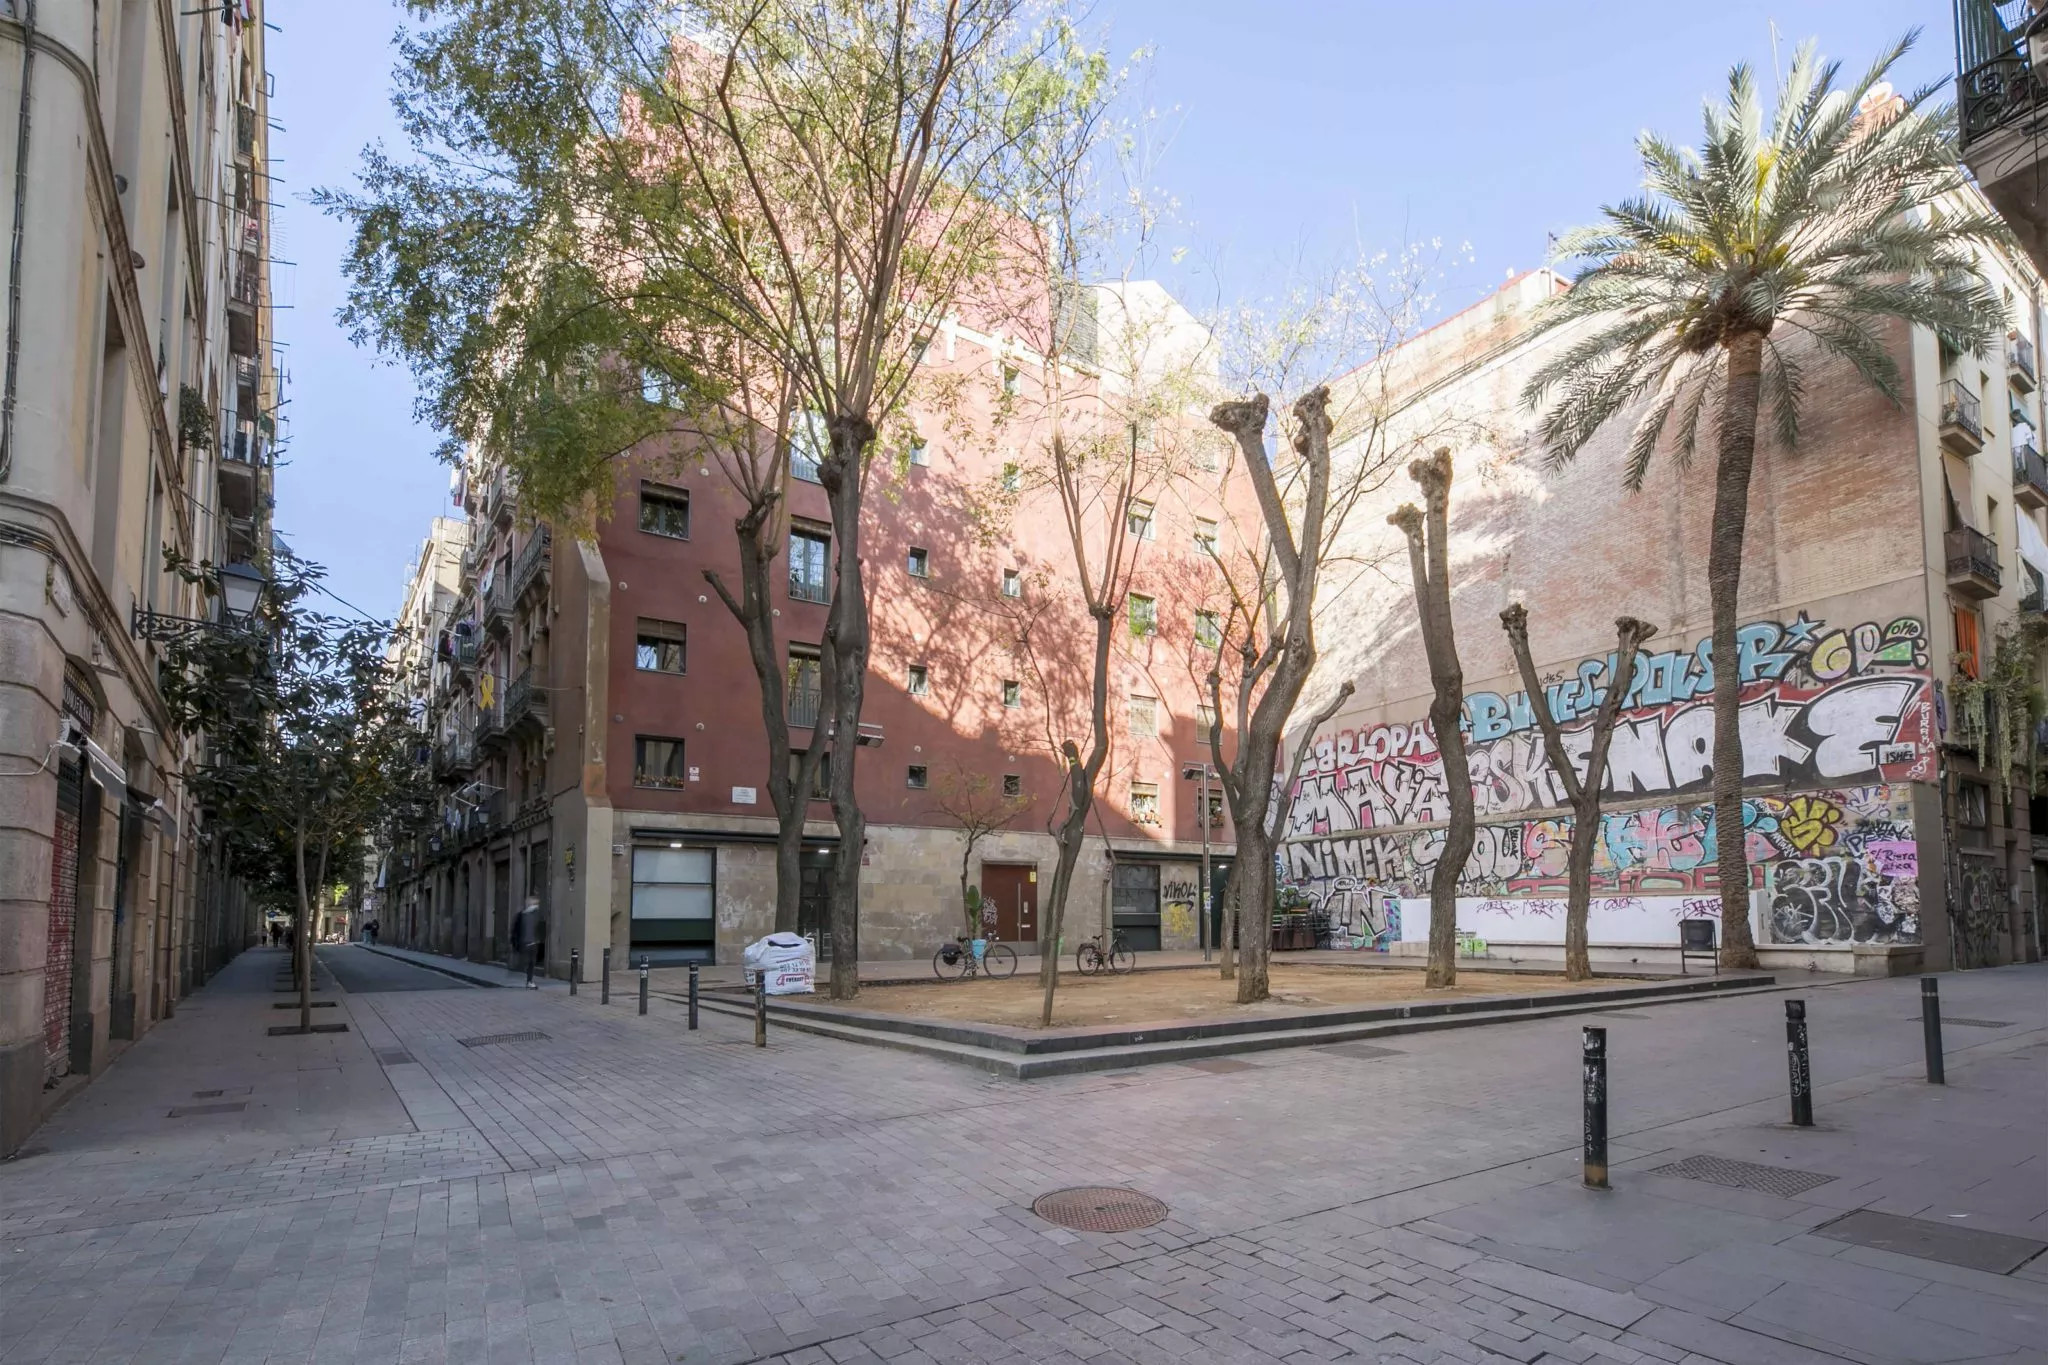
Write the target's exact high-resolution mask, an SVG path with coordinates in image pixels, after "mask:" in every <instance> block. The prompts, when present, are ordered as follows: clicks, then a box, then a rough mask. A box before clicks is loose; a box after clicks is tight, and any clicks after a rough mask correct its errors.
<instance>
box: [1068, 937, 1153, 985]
mask: <svg viewBox="0 0 2048 1365" xmlns="http://www.w3.org/2000/svg"><path fill="white" fill-rule="evenodd" d="M1074 970H1075V971H1077V972H1079V973H1080V974H1081V975H1083V976H1094V975H1095V974H1096V973H1097V972H1135V971H1136V970H1138V955H1137V954H1136V953H1134V952H1132V951H1131V945H1130V944H1128V943H1126V942H1125V941H1124V934H1123V930H1121V929H1119V930H1117V931H1116V936H1115V937H1114V938H1112V939H1111V940H1110V943H1109V947H1107V948H1104V947H1103V946H1102V935H1100V934H1097V935H1096V936H1095V937H1094V938H1091V939H1089V940H1088V941H1087V942H1086V943H1083V944H1082V945H1081V946H1080V947H1078V948H1076V949H1075V950H1074Z"/></svg>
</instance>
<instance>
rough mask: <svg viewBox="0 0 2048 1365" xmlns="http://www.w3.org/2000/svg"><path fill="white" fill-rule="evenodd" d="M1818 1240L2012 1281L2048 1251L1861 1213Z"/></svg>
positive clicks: (1821, 1230)
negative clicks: (2013, 1273)
mask: <svg viewBox="0 0 2048 1365" xmlns="http://www.w3.org/2000/svg"><path fill="white" fill-rule="evenodd" d="M1813 1235H1814V1236H1816V1237H1825V1238H1827V1239H1828V1240H1829V1241H1831V1242H1847V1243H1848V1244H1849V1245H1850V1246H1859V1247H1869V1248H1870V1249H1871V1250H1873V1251H1891V1252H1896V1253H1898V1254H1899V1255H1901V1256H1914V1257H1918V1258H1919V1259H1920V1260H1923V1261H1940V1262H1941V1263H1942V1264H1944V1265H1959V1266H1966V1267H1968V1268H1969V1269H1971V1270H1981V1271H1984V1272H1985V1273H1986V1274H1990V1275H2009V1274H2011V1273H2012V1272H2013V1271H2015V1270H2017V1269H2019V1268H2020V1267H2021V1266H2023V1265H2025V1264H2026V1263H2027V1262H2028V1261H2030V1260H2032V1259H2033V1258H2034V1257H2036V1256H2038V1255H2040V1254H2041V1252H2042V1251H2044V1250H2048V1246H2044V1244H2043V1243H2040V1242H2036V1241H2032V1240H2029V1239H2028V1238H2025V1237H2009V1236H2007V1235H2006V1234H2005V1233H2002V1232H1985V1231H1983V1230H1982V1229H1981V1228H1966V1227H1957V1226H1956V1225H1955V1224H1954V1223H1937V1222H1934V1221H1933V1220H1931V1219H1927V1218H1904V1217H1901V1216H1900V1215H1898V1214H1896V1213H1879V1212H1877V1211H1876V1210H1875V1209H1857V1210H1856V1211H1855V1212H1854V1213H1846V1214H1843V1215H1842V1216H1841V1217H1840V1218H1837V1219H1836V1220H1835V1221H1834V1222H1832V1223H1826V1224H1823V1225H1822V1226H1820V1227H1817V1228H1815V1229H1814V1230H1813Z"/></svg>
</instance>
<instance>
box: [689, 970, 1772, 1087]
mask: <svg viewBox="0 0 2048 1365" xmlns="http://www.w3.org/2000/svg"><path fill="white" fill-rule="evenodd" d="M1785 989H1788V988H1787V987H1784V986H1779V985H1776V984H1769V985H1759V986H1754V987H1749V988H1746V989H1740V990H1723V991H1714V992H1711V993H1707V994H1699V995H1672V996H1663V997H1651V998H1648V999H1644V998H1637V999H1633V1000H1628V1001H1620V1000H1610V1001H1607V1002H1605V1003H1598V1002H1583V1001H1582V1002H1570V1003H1566V1004H1561V1005H1556V1006H1548V1007H1536V1008H1523V1009H1511V1010H1488V1011H1477V1012H1473V1013H1469V1014H1450V1015H1432V1016H1428V1017H1425V1018H1419V1019H1417V1018H1409V1019H1382V1020H1373V1021H1370V1022H1361V1023H1351V1024H1329V1025H1321V1026H1317V1027H1311V1028H1299V1029H1279V1030H1272V1031H1268V1032H1263V1033H1234V1034H1223V1035H1219V1036H1213V1037H1207V1038H1189V1039H1179V1040H1171V1041H1162V1042H1146V1043H1125V1044H1119V1045H1114V1046H1107V1047H1094V1048H1075V1049H1072V1050H1069V1051H1064V1052H1051V1053H1019V1052H1014V1051H1009V1050H1006V1049H999V1048H991V1047H980V1046H976V1045H974V1044H970V1043H964V1042H957V1041H950V1040H946V1039H939V1038H931V1037H926V1036H923V1035H920V1034H914V1033H900V1032H895V1031H892V1030H889V1029H883V1028H875V1027H870V1026H866V1025H864V1024H854V1023H849V1022H844V1021H842V1020H840V1019H831V1020H826V1019H821V1018H819V1017H818V1016H817V1014H816V1013H815V1012H811V1013H807V1014H804V1015H795V1014H791V1013H788V1012H786V1011H781V1010H776V1009H774V1008H773V1007H772V1006H771V1008H770V1010H769V1015H768V1029H769V1033H770V1035H771V1036H772V1035H773V1034H774V1033H775V1031H776V1030H778V1029H794V1030H795V1031H797V1032H799V1033H811V1034H816V1035H818V1036H819V1037H823V1038H837V1039H839V1040H840V1041H842V1042H849V1043H861V1044H864V1045H866V1046H869V1047H889V1048H895V1049H897V1050H898V1051H901V1052H915V1053H920V1054H922V1055H924V1056H928V1057H935V1058H937V1059H939V1060H941V1061H947V1062H953V1063H956V1064H958V1065H963V1066H972V1067H975V1068H977V1069H979V1070H982V1071H988V1072H993V1073H995V1074H996V1075H1000V1076H1008V1077H1010V1078H1011V1079H1013V1080H1032V1079H1035V1078H1037V1077H1040V1076H1067V1075H1078V1074H1083V1073H1086V1072H1092V1071H1121V1070H1125V1069H1127V1068H1130V1067H1139V1066H1158V1065H1162V1064H1165V1063H1169V1062H1191V1061H1200V1060H1202V1059H1204V1058H1208V1057H1225V1056H1232V1055H1236V1054H1241V1053H1247V1052H1268V1051H1273V1050H1275V1049H1279V1048H1295V1047H1321V1046H1324V1045H1327V1044H1330V1043H1350V1042H1358V1041H1361V1040H1363V1039H1368V1038H1386V1037H1392V1036H1395V1035H1398V1034H1403V1033H1423V1032H1431V1031H1434V1030H1437V1029H1447V1028H1478V1027H1481V1026H1484V1025H1487V1024H1506V1023H1514V1022H1517V1021H1522V1020H1530V1019H1554V1018H1559V1017H1564V1016H1569V1015H1574V1014H1585V1015H1592V1014H1603V1013H1612V1012H1615V1011H1619V1010H1628V1011H1635V1010H1639V1009H1647V1008H1650V1007H1652V1006H1664V1005H1676V1004H1681V1003H1685V1002H1688V1001H1698V1000H1726V999H1729V998H1731V997H1735V996H1743V995H1763V994H1768V993H1770V992H1773V991H1782V990H1785ZM658 994H661V993H659V992H658ZM664 998H666V999H668V1000H671V1001H675V1002H677V1003H687V997H683V996H676V995H667V994H664ZM698 1003H699V1007H700V1008H701V1009H705V1010H709V1011H711V1012H713V1013H716V1014H725V1015H731V1016H734V1017H736V1018H744V1019H752V1018H753V1016H754V1011H753V1008H752V1006H750V1005H743V1004H741V1003H739V1002H736V1001H732V1000H730V999H714V998H713V997H711V996H708V995H701V994H700V996H699V997H698Z"/></svg>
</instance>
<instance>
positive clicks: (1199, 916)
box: [1180, 763, 1216, 962]
mask: <svg viewBox="0 0 2048 1365" xmlns="http://www.w3.org/2000/svg"><path fill="white" fill-rule="evenodd" d="M1180 775H1181V777H1182V778H1184V779H1185V780H1187V781H1189V782H1199V783H1200V784H1201V786H1200V789H1199V790H1200V792H1201V795H1200V796H1199V797H1197V798H1196V799H1197V800H1198V801H1199V802H1200V804H1199V805H1198V806H1197V807H1196V814H1195V818H1196V819H1197V820H1200V821H1201V822H1202V884H1201V885H1200V886H1198V887H1196V888H1195V937H1196V940H1197V941H1198V942H1199V943H1200V944H1201V945H1202V961H1204V962H1207V961H1208V960H1209V781H1210V779H1211V778H1213V777H1215V776H1216V769H1215V768H1213V767H1211V766H1210V765H1209V764H1207V763H1188V764H1184V765H1183V766H1182V767H1181V770H1180Z"/></svg>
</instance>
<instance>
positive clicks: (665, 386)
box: [640, 368, 683, 408]
mask: <svg viewBox="0 0 2048 1365" xmlns="http://www.w3.org/2000/svg"><path fill="white" fill-rule="evenodd" d="M640 397H641V398H642V399H643V400H644V401H646V402H649V403H652V404H654V405H655V406H656V407H662V408H676V407H681V406H682V403H683V390H682V386H681V385H680V384H678V383H676V382H675V381H674V380H673V379H670V378H669V377H668V376H667V375H665V374H663V373H662V372H661V371H660V370H657V369H653V368H648V369H643V370H641V371H640Z"/></svg>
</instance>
